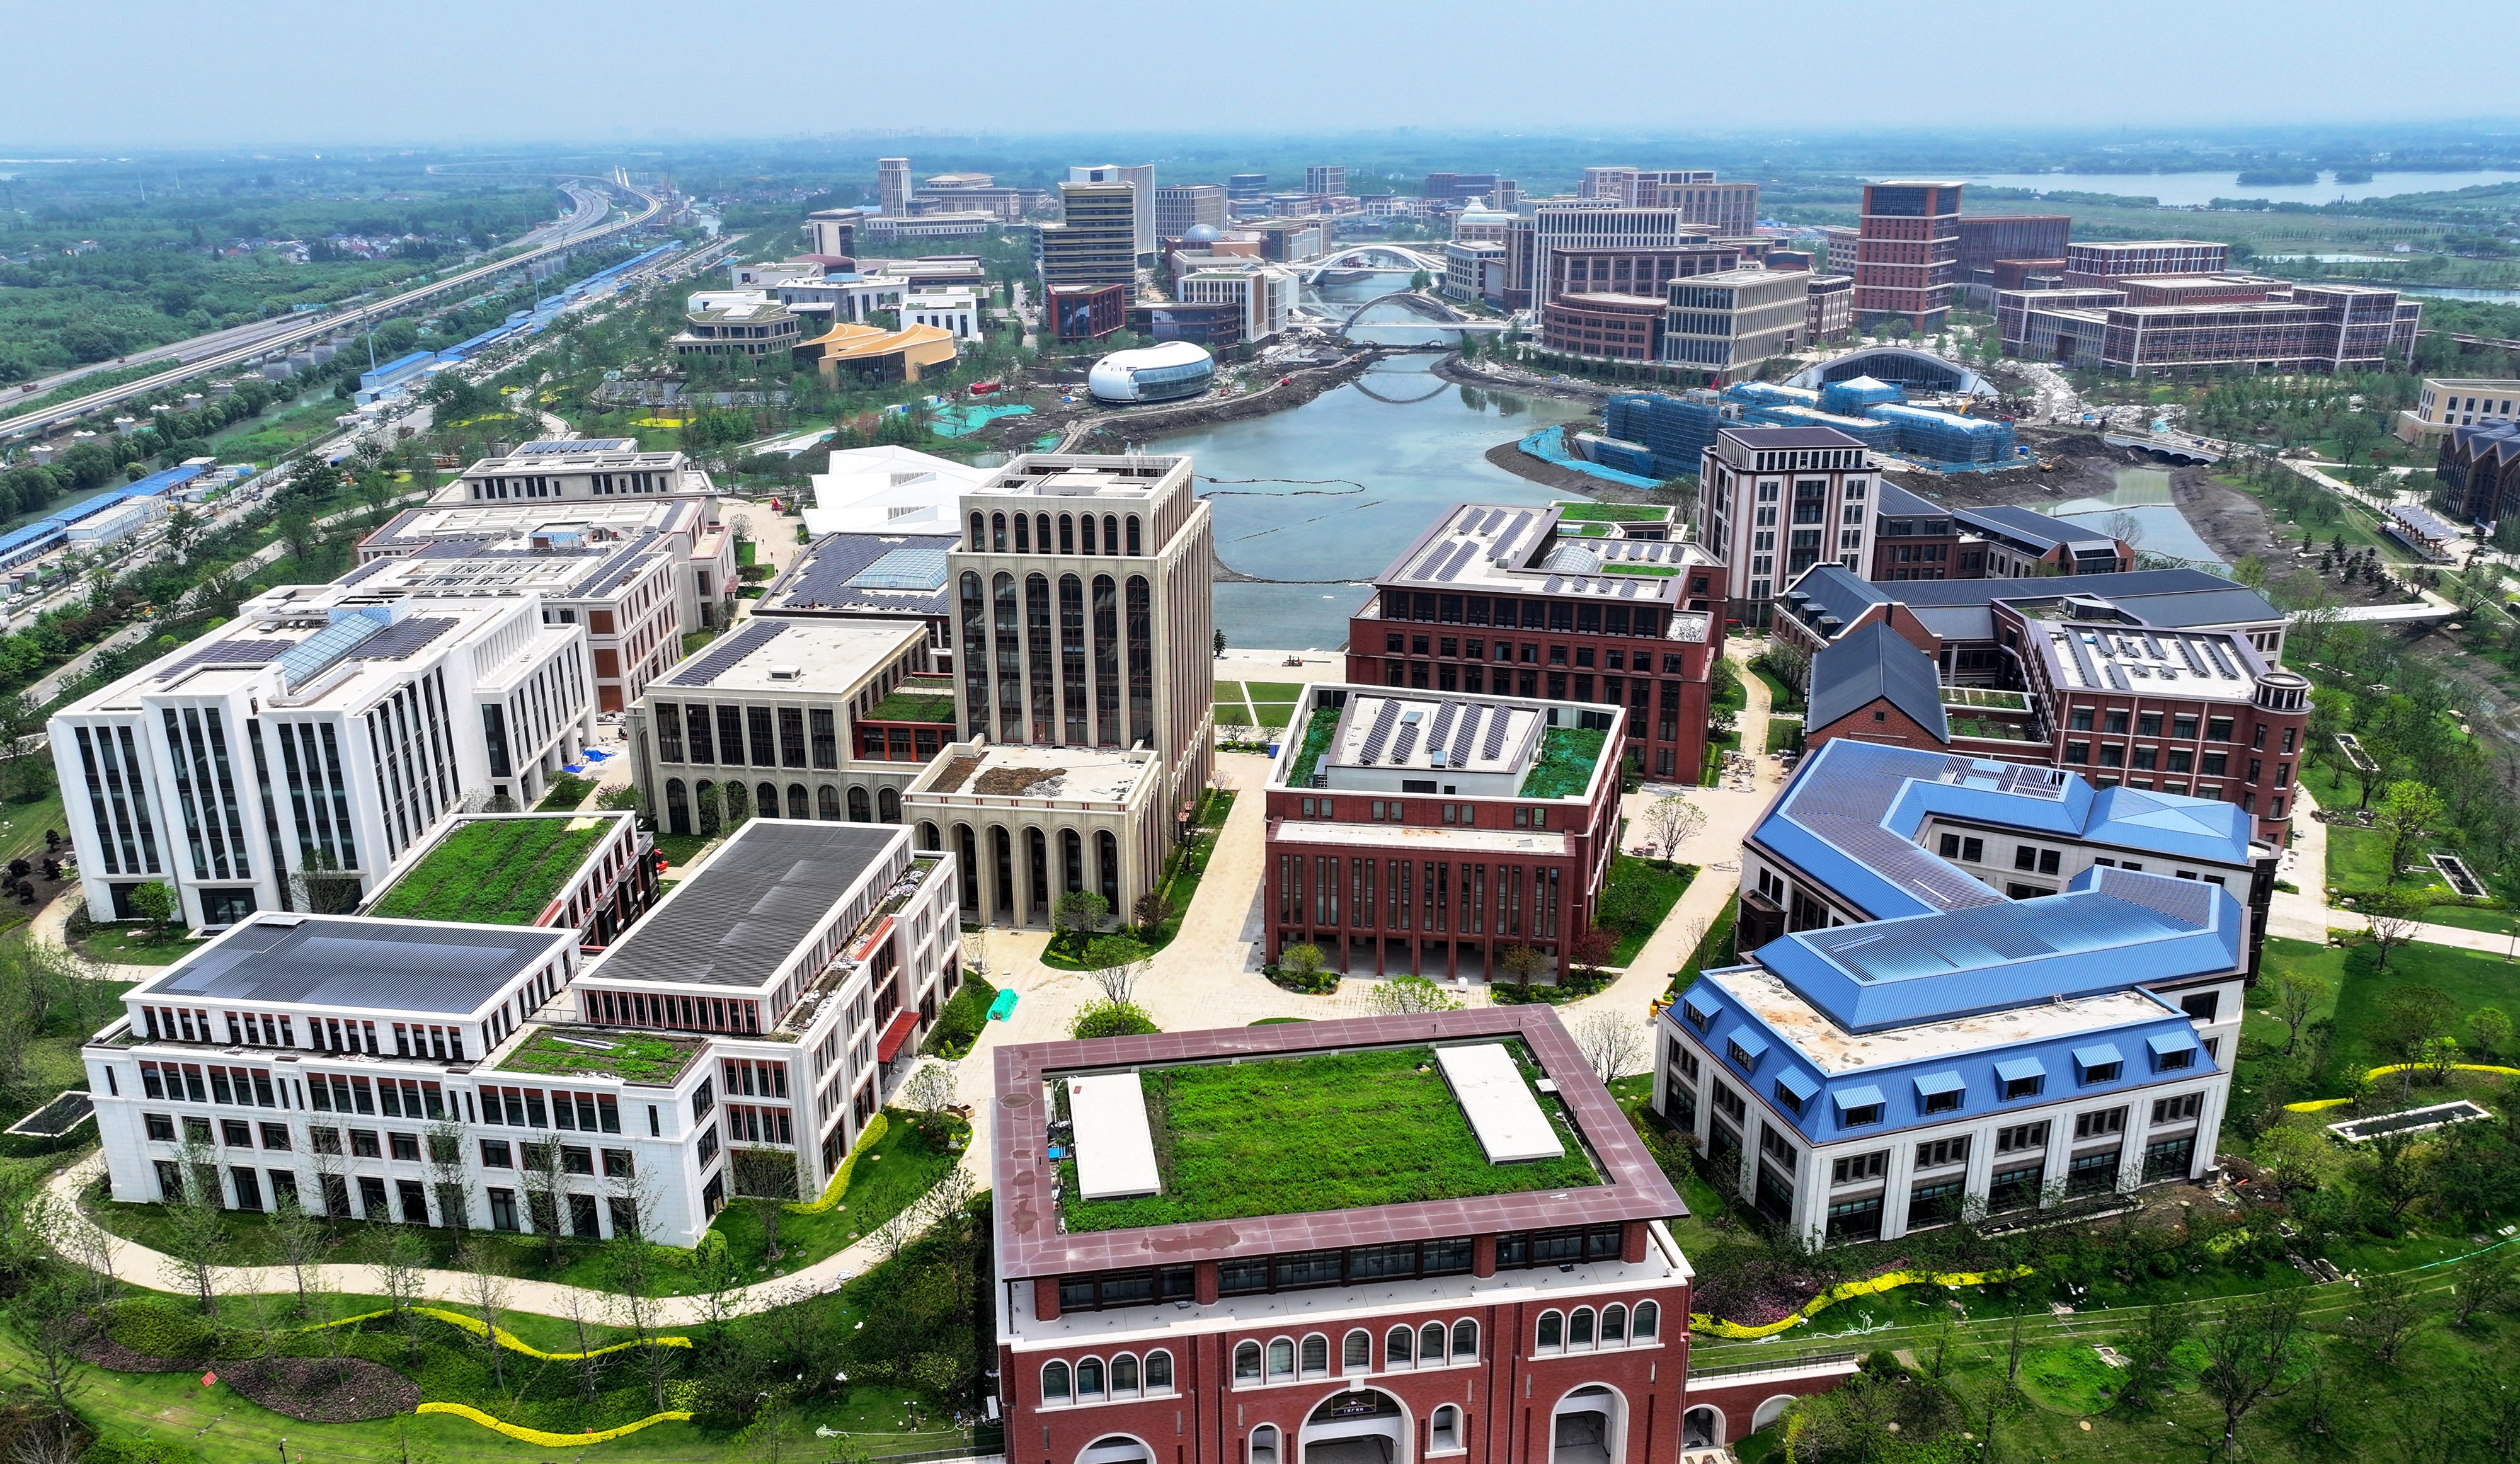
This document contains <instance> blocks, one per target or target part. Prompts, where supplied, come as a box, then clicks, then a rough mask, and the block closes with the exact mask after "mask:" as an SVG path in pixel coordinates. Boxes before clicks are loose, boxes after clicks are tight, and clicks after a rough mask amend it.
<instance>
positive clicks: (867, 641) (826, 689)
mask: <svg viewBox="0 0 2520 1464" xmlns="http://www.w3.org/2000/svg"><path fill="white" fill-rule="evenodd" d="M926 635H927V633H926V631H925V630H924V629H922V628H921V627H920V626H917V625H913V624H910V623H908V622H907V621H902V622H890V623H887V622H885V621H880V620H855V619H834V620H810V619H808V620H791V619H779V620H759V619H755V620H746V621H744V622H743V623H742V625H739V626H737V627H736V628H735V629H734V630H732V631H730V632H728V633H727V634H725V635H724V636H721V637H719V638H718V639H717V640H715V641H712V642H710V643H708V644H706V645H704V646H702V647H700V649H699V650H697V651H696V652H694V653H693V654H692V655H691V656H689V657H688V658H686V659H685V660H684V661H683V662H682V664H680V665H678V666H676V667H675V668H674V669H673V671H672V672H670V673H669V674H667V675H666V676H665V677H664V678H663V679H662V680H660V681H656V682H652V683H651V684H650V688H649V692H648V694H649V695H650V696H654V695H655V694H657V693H658V692H662V693H664V694H666V695H668V696H670V695H673V694H675V693H677V692H680V691H683V690H687V689H690V688H700V687H705V688H708V689H710V690H712V691H786V692H790V693H801V692H816V693H822V694H828V695H844V694H846V693H848V692H849V691H851V690H853V689H854V688H856V687H857V684H858V683H859V682H861V681H864V680H865V679H866V678H867V677H868V676H869V675H870V674H872V673H873V672H875V671H876V670H877V668H878V667H881V666H884V665H886V664H888V663H890V662H891V661H892V660H894V659H895V658H897V657H898V656H900V654H901V653H902V652H903V651H905V650H908V649H910V648H911V647H912V646H914V645H917V644H919V643H921V642H922V641H924V640H925V639H926Z"/></svg>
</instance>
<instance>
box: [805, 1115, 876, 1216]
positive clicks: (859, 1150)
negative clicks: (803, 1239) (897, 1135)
mask: <svg viewBox="0 0 2520 1464" xmlns="http://www.w3.org/2000/svg"><path fill="white" fill-rule="evenodd" d="M889 1127H891V1124H890V1121H889V1120H887V1119H886V1118H885V1117H884V1116H883V1115H882V1114H881V1113H880V1112H878V1113H877V1115H876V1116H875V1117H874V1118H871V1119H869V1120H867V1126H866V1128H864V1129H863V1130H860V1131H859V1132H858V1144H857V1147H856V1148H854V1149H851V1150H849V1157H848V1158H846V1159H843V1160H841V1161H840V1172H839V1173H838V1174H836V1175H833V1176H832V1182H831V1184H830V1185H829V1186H828V1187H826V1188H825V1189H824V1190H823V1197H822V1198H821V1199H819V1200H812V1201H797V1200H790V1201H788V1202H787V1204H785V1205H782V1206H780V1207H779V1208H780V1209H782V1210H785V1211H787V1213H788V1214H789V1215H829V1214H831V1213H832V1206H834V1205H837V1204H838V1203H840V1197H841V1196H843V1195H845V1194H847V1193H848V1192H849V1176H851V1175H854V1174H856V1173H857V1170H858V1156H859V1155H861V1154H863V1153H865V1152H866V1151H867V1150H869V1149H872V1148H874V1147H875V1146H876V1141H877V1139H880V1138H882V1137H883V1132H884V1130H885V1129H887V1128H889Z"/></svg>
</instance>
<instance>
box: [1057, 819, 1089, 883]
mask: <svg viewBox="0 0 2520 1464" xmlns="http://www.w3.org/2000/svg"><path fill="white" fill-rule="evenodd" d="M1058 888H1059V889H1060V891H1061V892H1070V891H1075V890H1081V889H1083V888H1085V840H1084V839H1083V838H1081V837H1079V836H1078V834H1077V832H1076V830H1075V829H1072V828H1062V829H1060V830H1059V831H1058Z"/></svg>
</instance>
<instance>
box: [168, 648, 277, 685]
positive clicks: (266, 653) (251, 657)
mask: <svg viewBox="0 0 2520 1464" xmlns="http://www.w3.org/2000/svg"><path fill="white" fill-rule="evenodd" d="M295 644H296V642H294V641H288V640H270V639H253V640H248V639H244V638H240V639H238V640H234V641H223V642H221V643H218V644H216V645H205V646H203V648H201V649H200V650H196V651H191V652H188V653H187V654H185V655H182V656H179V657H177V658H175V659H174V660H172V661H169V662H167V663H166V664H165V665H163V666H160V667H158V672H157V675H156V677H155V678H154V679H155V680H158V681H161V682H170V681H173V680H174V679H175V678H177V677H179V676H182V675H183V674H184V673H185V672H187V671H191V670H193V669H195V668H196V667H200V666H268V665H270V664H271V663H272V662H273V661H276V660H278V659H279V658H280V657H281V656H282V655H283V654H284V653H286V652H287V651H288V650H289V649H290V648H291V647H292V646H293V645H295Z"/></svg>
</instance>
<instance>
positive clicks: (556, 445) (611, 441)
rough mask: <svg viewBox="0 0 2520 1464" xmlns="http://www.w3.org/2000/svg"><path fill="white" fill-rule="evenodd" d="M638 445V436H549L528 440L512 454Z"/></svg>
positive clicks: (614, 449) (606, 450)
mask: <svg viewBox="0 0 2520 1464" xmlns="http://www.w3.org/2000/svg"><path fill="white" fill-rule="evenodd" d="M638 445H639V439H637V438H636V437H570V438H565V439H562V438H547V439H545V440H543V441H540V442H528V443H526V444H525V445H524V446H523V447H520V448H518V449H517V450H516V451H515V452H514V453H512V454H510V456H511V457H517V458H528V457H539V456H542V455H545V454H560V453H618V452H627V451H629V450H630V449H632V448H635V447H637V446H638Z"/></svg>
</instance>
